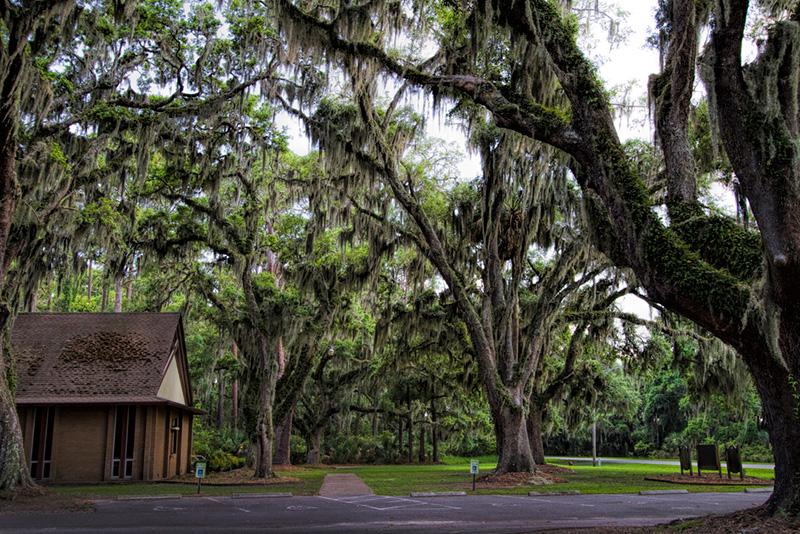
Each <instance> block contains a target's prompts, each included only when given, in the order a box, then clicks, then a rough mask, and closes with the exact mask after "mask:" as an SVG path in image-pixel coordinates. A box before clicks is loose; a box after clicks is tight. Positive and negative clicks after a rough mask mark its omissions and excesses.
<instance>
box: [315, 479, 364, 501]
mask: <svg viewBox="0 0 800 534" xmlns="http://www.w3.org/2000/svg"><path fill="white" fill-rule="evenodd" d="M319 495H320V497H353V496H356V495H372V490H371V489H369V486H367V485H366V484H364V481H363V480H361V479H360V478H358V476H356V475H352V474H343V475H339V474H335V475H325V480H324V481H323V482H322V487H321V488H320V490H319Z"/></svg>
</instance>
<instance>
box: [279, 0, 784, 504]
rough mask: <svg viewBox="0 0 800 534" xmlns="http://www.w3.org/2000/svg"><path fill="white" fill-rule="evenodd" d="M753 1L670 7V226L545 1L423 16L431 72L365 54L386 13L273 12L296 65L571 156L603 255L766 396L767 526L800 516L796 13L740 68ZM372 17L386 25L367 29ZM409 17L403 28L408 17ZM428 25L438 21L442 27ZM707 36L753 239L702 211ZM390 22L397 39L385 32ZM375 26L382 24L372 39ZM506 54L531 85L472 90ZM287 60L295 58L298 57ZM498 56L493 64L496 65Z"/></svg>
mask: <svg viewBox="0 0 800 534" xmlns="http://www.w3.org/2000/svg"><path fill="white" fill-rule="evenodd" d="M750 4H751V3H750V2H748V1H747V0H725V1H721V0H720V1H718V2H705V1H696V0H673V1H667V2H664V3H663V6H662V7H663V8H664V11H663V13H664V19H665V20H667V21H668V24H667V25H666V26H665V29H666V32H665V34H666V37H667V43H668V44H667V47H666V51H667V54H666V61H665V64H664V70H663V72H662V73H661V74H660V75H659V76H658V77H657V78H656V79H655V80H654V85H655V87H654V89H655V90H654V91H653V93H654V94H655V96H656V101H655V103H656V125H657V130H658V138H659V141H660V146H661V148H662V150H663V152H664V156H665V162H666V179H667V183H668V186H667V188H668V208H669V221H665V220H664V219H663V218H661V217H659V215H658V214H657V213H656V212H655V211H654V209H653V208H654V202H653V199H652V198H651V196H650V194H649V191H648V190H647V188H646V187H645V185H644V181H643V177H642V176H641V175H640V174H639V171H638V169H637V168H636V167H635V166H634V165H632V162H631V160H630V159H629V158H628V156H627V155H626V153H625V151H624V150H623V147H622V144H621V143H620V141H619V136H618V135H617V132H616V130H615V126H614V121H613V118H612V113H611V106H610V102H609V99H608V95H607V93H606V92H605V90H604V87H603V84H602V82H601V81H600V79H599V78H598V76H597V74H596V71H595V68H594V66H593V65H592V64H591V63H590V62H589V61H588V60H587V59H586V57H585V55H584V53H583V52H582V51H581V50H580V48H579V47H578V45H577V43H576V31H575V30H576V27H575V23H574V19H573V18H572V17H571V16H570V15H569V14H568V13H567V12H566V11H565V10H564V8H563V7H564V6H562V5H558V4H557V3H555V2H552V1H549V0H527V1H523V2H519V1H514V0H492V1H489V2H476V3H468V4H460V3H451V2H425V3H419V4H417V5H416V7H417V9H416V10H415V11H414V15H415V16H414V17H411V18H412V19H414V22H413V24H415V25H417V26H418V27H419V26H420V23H421V21H425V22H426V23H428V24H429V26H425V25H422V26H421V27H423V28H431V35H432V39H433V40H435V41H436V42H437V43H438V44H439V47H440V48H439V50H438V52H437V53H436V54H434V55H433V56H432V57H431V58H430V59H428V60H422V59H420V58H418V57H413V56H411V55H403V54H397V53H394V52H392V53H389V51H387V49H386V48H385V47H384V43H385V42H386V41H384V40H381V39H377V40H376V39H371V37H372V36H373V35H375V32H381V31H383V32H385V34H387V35H388V34H389V33H390V31H391V29H392V28H395V29H396V28H398V27H402V20H403V19H401V17H400V15H399V14H397V16H395V17H393V16H392V13H393V12H392V10H391V9H389V7H390V6H391V5H392V4H390V3H381V2H378V3H376V4H374V5H373V4H370V5H368V6H360V7H359V8H358V9H356V8H353V7H350V6H349V4H335V5H333V6H329V7H327V8H326V9H322V10H315V9H314V8H313V7H310V6H306V5H305V4H304V5H303V7H302V8H301V7H300V6H298V5H296V4H293V3H292V2H290V1H288V0H279V1H275V2H272V6H273V7H274V8H275V9H276V10H277V11H278V12H279V13H280V16H281V22H282V28H283V32H284V34H285V35H286V36H287V37H288V39H289V42H290V43H294V49H296V48H298V47H301V46H303V47H306V48H309V49H313V50H315V51H317V52H316V53H318V54H330V55H331V56H333V57H346V58H350V60H351V61H352V62H356V63H359V64H360V65H361V66H362V67H364V68H365V69H366V68H368V69H369V70H371V71H372V72H375V71H381V72H385V73H389V74H391V75H393V76H395V77H397V78H400V79H402V80H404V81H406V82H408V83H410V84H413V85H416V86H418V87H423V88H426V89H427V90H429V91H431V92H433V93H434V94H436V95H443V94H444V95H449V96H452V97H453V98H455V99H459V100H467V101H469V102H473V103H475V104H477V105H480V106H482V107H483V108H484V109H485V110H486V112H487V113H489V114H491V115H492V117H493V118H494V120H495V121H496V123H497V124H498V125H499V126H501V127H504V128H508V129H511V130H514V131H517V132H519V133H521V134H523V135H525V136H527V137H530V138H532V139H536V140H539V141H541V142H543V143H546V144H547V145H549V146H552V147H555V148H557V149H558V150H560V151H562V152H564V153H566V154H568V155H569V156H571V158H572V159H571V163H570V165H571V168H572V171H573V173H574V175H575V177H576V178H577V180H578V183H579V184H580V186H581V190H582V193H583V203H584V206H585V209H586V211H587V212H588V213H589V215H590V217H591V220H592V225H593V228H594V242H595V244H596V246H597V247H598V248H599V249H600V250H602V251H603V252H604V253H605V254H606V255H608V256H609V257H610V258H611V259H612V260H613V261H614V262H615V263H616V264H617V265H619V266H624V267H629V268H631V269H632V270H633V271H634V272H635V274H636V276H637V278H638V280H639V282H640V283H641V284H642V286H643V287H644V288H645V290H646V291H647V294H648V295H649V297H650V298H652V299H653V300H655V301H657V302H659V303H661V304H662V305H664V306H665V307H666V308H668V309H670V310H672V311H674V312H676V313H680V314H682V315H684V316H686V317H687V318H689V319H691V320H693V321H695V322H697V323H698V324H699V325H701V326H702V327H703V328H705V329H707V330H708V331H710V332H712V333H713V334H714V335H716V336H717V337H719V338H720V339H721V340H723V341H724V342H726V343H728V344H730V345H731V346H733V347H734V348H735V349H737V350H738V351H739V352H740V354H741V355H742V357H743V358H744V360H745V362H746V364H747V366H748V368H749V370H750V373H751V374H752V377H753V380H754V382H755V384H756V388H757V389H758V392H759V395H760V397H761V400H762V404H763V408H764V412H765V415H766V419H767V421H766V425H767V428H768V430H769V434H770V441H771V444H772V448H773V452H774V455H775V461H776V471H775V476H776V480H775V491H774V492H773V494H772V496H771V498H770V500H769V502H768V505H767V507H766V510H767V511H769V512H776V511H778V510H783V511H786V512H788V513H791V514H797V513H798V512H800V483H799V482H798V480H800V448H798V447H796V443H797V442H798V439H799V438H800V389H799V388H800V384H799V381H798V375H799V374H800V308H798V306H800V304H798V303H799V302H800V299H798V296H800V295H798V286H797V284H796V280H797V279H798V274H800V273H798V271H799V270H800V252H798V250H800V248H799V247H800V232H798V229H797V228H796V226H797V221H798V220H800V217H798V216H797V213H798V210H800V203H799V202H798V198H797V196H798V191H800V188H798V187H797V180H798V170H797V169H798V165H797V162H798V153H797V150H798V149H797V143H796V140H797V137H798V135H800V134H798V126H797V125H798V119H797V113H798V111H797V110H798V104H797V101H798V91H797V90H796V87H797V83H798V81H797V80H798V72H800V69H798V62H797V58H798V55H797V54H798V47H797V46H794V45H795V43H797V39H798V35H800V23H799V22H798V13H799V12H798V8H797V5H796V2H793V1H786V2H764V4H767V6H768V7H770V8H773V13H772V14H773V15H776V16H777V17H776V18H775V19H774V22H773V23H772V24H770V25H769V28H768V31H767V35H766V38H765V40H764V41H763V45H762V46H761V47H760V49H759V51H758V54H757V57H756V59H755V60H754V61H753V62H751V63H750V64H749V65H746V66H745V65H743V59H742V48H743V41H744V34H745V24H746V20H747V15H748V13H749V12H751V11H752V10H754V9H756V8H755V7H753V6H751V5H750ZM370 8H373V12H374V13H379V14H380V15H382V16H383V18H380V17H377V18H376V19H370V18H369V17H365V16H364V12H365V10H367V11H369V9H370ZM401 12H402V14H403V16H405V15H406V13H405V12H404V11H402V10H401ZM432 14H435V16H433V15H432ZM706 16H709V17H710V20H711V21H712V24H711V35H710V42H709V44H708V46H707V47H706V49H705V50H704V52H703V54H702V56H701V59H702V61H700V66H701V70H702V72H703V73H704V77H705V78H706V80H707V82H708V84H707V85H708V88H709V94H710V95H711V105H712V108H713V110H714V111H715V116H716V117H717V123H718V127H719V138H720V140H721V145H722V147H723V148H724V150H725V152H726V153H727V156H728V157H729V159H730V163H731V166H732V169H733V171H734V172H735V174H736V177H737V178H738V180H739V183H740V184H741V190H742V192H743V193H744V196H745V197H746V198H747V200H748V203H749V206H750V209H751V210H752V212H753V215H754V218H755V220H756V223H757V227H758V230H757V231H749V230H747V229H746V228H742V227H740V226H738V225H737V224H736V222H735V221H733V220H730V219H727V218H725V217H720V216H717V215H712V214H709V213H707V212H706V211H705V210H704V209H703V207H702V206H701V205H700V204H699V203H698V202H697V198H696V181H697V176H696V172H695V169H694V164H693V160H692V157H691V152H690V151H689V150H687V148H688V147H687V142H686V138H687V113H688V107H689V101H690V98H691V92H692V88H693V86H694V83H693V80H694V75H695V70H696V67H697V66H698V49H699V45H698V35H699V32H700V29H701V26H702V23H703V21H704V20H705V17H706ZM387 19H389V22H390V23H387ZM373 20H374V21H377V22H378V24H380V26H379V27H377V28H376V27H373V26H371V24H373ZM496 39H499V40H502V41H504V42H506V43H508V44H507V46H505V47H504V48H502V49H501V53H500V59H501V60H502V61H503V63H502V64H501V65H502V66H504V67H505V68H506V69H507V70H506V71H504V72H507V73H510V72H512V70H513V68H512V66H513V65H523V66H525V67H526V68H525V71H526V73H527V76H522V77H517V78H514V77H504V76H503V71H502V67H501V72H500V73H499V75H498V76H496V77H495V78H494V79H489V78H487V77H484V76H481V75H480V74H478V73H479V72H480V70H479V66H480V61H481V59H482V58H483V57H484V55H483V51H484V50H486V49H487V44H489V43H490V42H492V41H493V40H496ZM291 49H293V47H291V46H290V50H291ZM493 50H496V49H493ZM537 80H538V81H540V82H541V81H543V80H550V81H551V82H552V83H554V84H557V90H558V92H559V93H560V94H562V95H563V97H564V98H565V99H566V103H565V104H564V105H558V106H553V105H551V104H550V103H549V102H542V101H540V100H537V99H536V98H535V96H536V95H535V93H534V92H533V91H532V87H531V83H532V81H533V82H536V81H537Z"/></svg>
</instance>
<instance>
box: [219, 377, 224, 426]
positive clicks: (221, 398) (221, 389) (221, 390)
mask: <svg viewBox="0 0 800 534" xmlns="http://www.w3.org/2000/svg"><path fill="white" fill-rule="evenodd" d="M218 380H219V382H218V383H217V388H218V389H217V430H222V425H223V424H224V423H225V373H223V372H222V371H220V373H219V379H218Z"/></svg>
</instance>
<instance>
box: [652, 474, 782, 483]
mask: <svg viewBox="0 0 800 534" xmlns="http://www.w3.org/2000/svg"><path fill="white" fill-rule="evenodd" d="M644 479H645V480H657V481H658V482H669V483H671V484H698V485H713V486H772V484H773V483H774V481H773V480H765V479H763V478H756V477H748V476H746V477H744V480H742V479H740V478H739V477H738V476H733V475H731V478H730V480H728V477H727V476H723V477H722V478H720V476H719V475H703V476H702V477H698V476H696V475H695V476H689V475H681V474H674V475H658V476H652V477H645V478H644Z"/></svg>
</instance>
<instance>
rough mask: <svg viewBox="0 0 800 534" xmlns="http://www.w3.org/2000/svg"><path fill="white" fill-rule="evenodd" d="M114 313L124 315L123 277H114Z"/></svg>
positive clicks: (118, 275) (119, 275)
mask: <svg viewBox="0 0 800 534" xmlns="http://www.w3.org/2000/svg"><path fill="white" fill-rule="evenodd" d="M114 313H122V275H121V274H117V276H115V277H114Z"/></svg>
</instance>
